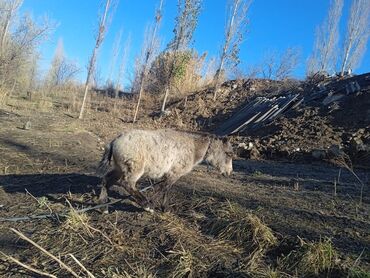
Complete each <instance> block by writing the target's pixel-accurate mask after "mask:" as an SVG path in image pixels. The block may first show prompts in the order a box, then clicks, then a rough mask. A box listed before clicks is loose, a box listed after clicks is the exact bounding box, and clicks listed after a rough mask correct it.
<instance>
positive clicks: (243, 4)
mask: <svg viewBox="0 0 370 278" xmlns="http://www.w3.org/2000/svg"><path fill="white" fill-rule="evenodd" d="M251 3H252V0H229V2H228V4H227V9H228V16H227V23H226V27H225V41H224V44H223V47H222V51H221V55H220V64H219V66H218V69H217V71H216V75H215V88H214V94H213V99H214V100H215V99H216V98H217V91H218V90H219V87H220V83H221V74H222V72H223V71H224V67H225V63H227V62H229V63H232V64H233V67H235V66H237V65H238V64H239V62H240V61H239V50H240V45H241V43H242V42H243V36H244V34H245V32H246V30H247V26H248V18H247V14H248V10H249V7H250V5H251Z"/></svg>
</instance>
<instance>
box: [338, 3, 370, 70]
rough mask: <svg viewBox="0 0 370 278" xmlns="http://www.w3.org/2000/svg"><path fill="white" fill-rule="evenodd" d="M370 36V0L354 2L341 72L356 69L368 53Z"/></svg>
mask: <svg viewBox="0 0 370 278" xmlns="http://www.w3.org/2000/svg"><path fill="white" fill-rule="evenodd" d="M369 36H370V0H352V5H351V11H350V15H349V18H348V21H347V32H346V36H345V39H344V44H343V49H342V51H343V52H342V55H341V67H340V72H341V74H342V75H343V74H344V72H345V71H348V70H349V69H352V70H353V69H354V68H356V67H357V66H358V65H359V64H360V62H361V60H362V58H363V56H364V54H365V51H366V44H367V42H368V40H369Z"/></svg>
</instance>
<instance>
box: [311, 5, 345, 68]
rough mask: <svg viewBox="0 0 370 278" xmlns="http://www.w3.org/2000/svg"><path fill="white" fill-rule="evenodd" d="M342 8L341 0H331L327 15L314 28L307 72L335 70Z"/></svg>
mask: <svg viewBox="0 0 370 278" xmlns="http://www.w3.org/2000/svg"><path fill="white" fill-rule="evenodd" d="M342 9H343V0H331V3H330V7H329V12H328V15H327V17H326V18H325V20H324V22H323V23H322V24H321V25H320V26H318V27H317V28H316V37H315V44H314V50H313V53H312V55H311V57H310V58H309V60H308V64H307V72H308V74H312V73H316V72H332V71H335V67H336V64H337V61H338V41H339V21H340V18H341V15H342Z"/></svg>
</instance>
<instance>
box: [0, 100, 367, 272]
mask: <svg viewBox="0 0 370 278" xmlns="http://www.w3.org/2000/svg"><path fill="white" fill-rule="evenodd" d="M19 101H24V102H26V100H19ZM124 113H125V112H122V114H124ZM119 118H122V117H112V116H111V115H110V114H109V113H106V112H99V111H96V112H92V111H91V112H90V113H89V114H88V115H87V117H86V118H85V119H84V120H82V121H78V120H76V119H75V118H73V117H71V115H69V114H66V113H64V112H62V111H61V110H57V109H53V110H51V111H49V112H45V113H39V112H36V111H33V110H28V109H21V108H19V107H5V108H2V109H1V110H0V154H1V155H0V218H1V219H2V220H4V218H13V217H20V216H34V215H40V214H50V210H51V211H52V212H53V213H66V212H68V211H70V206H69V204H68V202H67V201H66V200H69V202H70V203H71V205H72V206H73V207H74V208H75V209H80V208H85V207H89V206H93V205H95V204H96V201H97V197H96V194H97V193H99V183H100V180H99V178H97V177H96V176H95V175H94V170H95V167H96V165H97V163H98V161H99V160H100V156H101V154H102V147H103V146H104V143H106V142H108V141H109V140H110V139H112V138H113V137H114V136H116V135H117V134H118V133H119V132H120V130H122V129H123V128H125V127H127V126H130V125H129V124H126V123H123V121H122V119H119ZM27 121H30V122H31V124H32V125H31V128H30V129H29V130H25V129H23V126H24V124H25V123H26V122H27ZM139 125H141V126H145V127H147V126H151V127H152V128H153V127H154V128H155V127H157V126H158V127H159V126H162V123H158V122H156V121H153V122H151V123H149V121H141V122H139ZM333 140H334V139H333ZM334 141H335V140H334ZM334 141H333V142H334ZM234 170H235V173H234V174H233V175H232V176H231V177H229V178H225V177H223V176H221V175H219V174H218V173H217V172H216V171H215V170H210V169H207V167H206V166H205V165H201V166H199V167H197V168H196V169H195V170H194V171H193V172H192V173H191V174H189V175H187V176H185V177H183V178H181V179H180V181H179V182H178V183H177V184H176V185H175V186H174V188H173V190H172V192H171V196H172V197H171V204H172V205H171V210H170V212H167V213H161V212H156V213H154V214H149V213H147V212H143V211H142V210H141V209H140V208H138V207H136V206H135V204H134V203H133V202H131V201H130V200H129V198H125V199H124V201H123V202H121V203H118V204H115V205H113V206H111V207H110V213H109V214H103V213H102V212H101V211H99V210H92V211H89V212H87V213H86V215H87V217H88V220H86V223H85V222H84V223H85V224H86V225H76V226H73V222H71V223H72V224H71V223H69V224H68V222H67V220H66V219H64V218H59V219H57V218H46V219H39V220H32V221H29V220H28V221H17V222H11V221H1V222H0V250H1V251H2V252H4V253H6V254H8V255H11V256H13V257H16V258H18V259H19V260H20V261H22V262H24V263H26V264H28V265H30V266H33V267H35V268H38V269H42V270H44V271H46V272H49V273H54V274H55V275H57V276H58V277H71V275H70V274H69V273H68V272H67V271H65V270H63V269H62V268H61V267H60V266H59V265H58V264H57V263H56V262H55V261H53V260H52V259H50V258H49V257H47V256H45V254H42V252H40V251H39V250H37V249H36V248H35V247H33V246H32V245H30V244H29V243H27V242H25V241H23V240H19V238H18V236H16V235H15V234H14V233H12V232H11V231H10V230H9V228H15V229H17V230H19V231H21V232H22V233H23V234H25V235H26V236H28V237H29V238H31V239H32V240H34V241H35V242H37V243H38V244H40V245H41V246H43V247H44V248H45V249H47V250H49V251H50V252H51V253H53V254H54V255H57V256H59V257H60V258H61V259H62V260H64V261H65V262H66V263H67V264H68V265H70V266H72V268H73V269H74V270H75V271H78V273H79V275H80V276H81V277H87V276H86V272H84V271H82V270H81V268H79V267H78V266H77V265H76V263H74V262H73V260H72V259H71V257H70V256H69V255H68V254H73V255H74V256H75V257H77V258H78V260H80V262H81V263H82V264H83V265H84V266H85V267H86V268H87V269H88V270H90V271H91V272H92V273H93V274H94V275H95V276H96V277H149V276H148V273H153V274H154V273H155V274H156V275H157V276H159V277H268V276H267V274H266V273H267V272H266V271H268V270H273V269H274V270H276V271H277V272H278V273H279V275H280V276H279V277H292V276H293V277H302V276H305V275H303V274H302V273H301V274H300V273H295V271H294V270H292V268H289V267H286V266H285V267H284V266H282V265H281V264H280V263H281V261H282V260H283V258H284V257H285V256H287V255H288V254H290V253H291V252H293V253H294V251H297V250H299V248H300V247H302V240H304V241H309V242H311V241H312V242H320V240H323V239H325V238H330V239H331V240H332V243H333V246H334V248H335V249H336V250H337V251H338V258H337V259H336V263H335V267H333V268H332V269H330V271H329V272H328V271H327V270H326V271H323V272H322V273H321V272H320V273H316V274H312V275H311V274H310V275H311V277H312V276H322V277H347V276H348V275H349V270H348V269H351V267H353V268H355V267H357V266H359V267H361V268H362V269H363V273H365V274H364V275H366V270H367V271H370V253H369V250H370V213H369V212H370V187H369V179H368V174H369V173H368V171H367V170H366V169H365V170H364V169H355V171H356V173H357V174H358V176H359V177H360V178H361V179H362V180H363V181H364V182H365V183H366V186H365V187H364V188H363V200H362V203H361V204H360V203H359V200H360V192H361V186H360V185H359V183H358V182H357V180H356V179H355V178H354V177H353V175H352V174H350V173H349V172H347V171H346V170H344V169H342V170H341V173H340V179H339V182H337V184H336V195H335V194H334V190H335V186H334V180H335V179H337V178H338V174H339V168H338V167H335V166H331V165H329V164H326V163H320V162H316V163H314V162H310V163H308V164H304V163H301V162H294V163H288V162H279V161H267V160H258V161H255V160H245V159H237V160H235V162H234ZM141 184H142V186H146V185H148V184H150V181H148V180H143V181H142V182H141ZM116 189H117V188H116ZM26 190H27V191H26ZM116 191H118V190H116ZM27 192H29V193H27ZM147 194H149V195H150V192H148V193H147ZM111 196H112V199H116V198H120V196H119V195H118V194H117V192H116V193H115V192H113V193H112V194H111ZM228 204H235V205H236V206H238V207H240V209H241V210H243V211H244V212H245V213H251V214H253V215H255V216H257V217H258V218H259V219H261V220H262V222H263V223H264V224H265V225H267V227H269V228H271V229H272V232H273V234H274V236H275V237H276V238H277V243H276V244H271V246H270V245H266V246H264V250H263V252H262V251H261V252H260V253H261V254H262V255H261V256H260V257H257V255H256V254H260V253H258V252H256V249H253V248H252V246H254V245H253V244H256V245H258V243H256V242H254V243H253V241H251V242H250V243H249V244H247V243H244V244H241V242H240V241H238V239H237V238H232V237H231V238H228V239H225V238H221V237H219V236H218V234H217V233H215V232H214V229H213V228H212V227H214V226H212V225H211V224H210V223H213V222H212V221H213V219H215V217H216V216H215V215H217V213H216V212H217V211H218V210H219V209H220V206H221V207H222V208H224V207H225V206H226V207H227V206H228ZM230 206H231V205H230ZM221 220H222V221H229V220H228V219H227V218H222V219H221ZM77 222H78V221H77ZM228 223H229V222H228ZM258 246H260V245H258ZM252 249H253V250H254V251H251V250H252ZM254 255H255V256H254ZM283 261H284V260H283ZM262 270H263V271H262ZM125 272H127V273H125ZM361 273H362V272H361ZM367 273H369V272H367ZM126 274H127V275H126ZM129 274H130V275H132V276H128V275H129ZM265 274H266V275H265ZM119 275H121V276H119ZM124 275H126V276H124ZM135 275H136V276H135ZM145 275H146V276H145ZM263 275H265V276H263ZM284 275H286V276H284ZM288 275H290V276H288ZM295 275H296V276H295ZM310 275H308V276H310ZM367 275H368V274H367ZM0 276H1V277H35V276H34V274H32V273H31V272H29V271H25V270H24V269H23V268H21V267H19V266H17V265H16V264H14V263H10V262H9V261H8V260H6V259H5V258H4V257H3V256H0ZM306 276H307V275H306ZM361 277H368V276H361Z"/></svg>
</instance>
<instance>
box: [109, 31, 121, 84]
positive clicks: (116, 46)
mask: <svg viewBox="0 0 370 278" xmlns="http://www.w3.org/2000/svg"><path fill="white" fill-rule="evenodd" d="M121 39H122V29H121V30H119V32H118V33H117V34H116V37H115V39H114V43H113V48H112V58H111V60H110V65H109V73H108V79H107V85H111V84H112V76H113V73H114V70H115V69H116V63H117V58H118V54H119V52H120V46H121Z"/></svg>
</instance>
